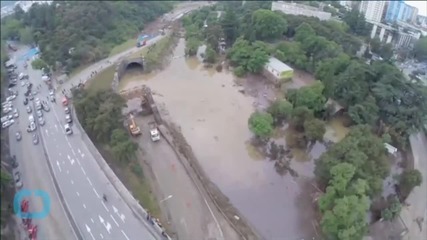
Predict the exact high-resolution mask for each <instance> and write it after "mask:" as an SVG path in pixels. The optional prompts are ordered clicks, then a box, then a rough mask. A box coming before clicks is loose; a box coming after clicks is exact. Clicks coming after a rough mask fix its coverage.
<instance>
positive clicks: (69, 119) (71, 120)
mask: <svg viewBox="0 0 427 240" xmlns="http://www.w3.org/2000/svg"><path fill="white" fill-rule="evenodd" d="M65 121H66V122H67V123H72V122H73V119H72V118H71V114H66V115H65Z"/></svg>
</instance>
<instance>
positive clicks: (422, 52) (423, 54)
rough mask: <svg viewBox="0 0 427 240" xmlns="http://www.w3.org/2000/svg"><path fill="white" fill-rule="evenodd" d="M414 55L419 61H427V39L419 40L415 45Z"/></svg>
mask: <svg viewBox="0 0 427 240" xmlns="http://www.w3.org/2000/svg"><path fill="white" fill-rule="evenodd" d="M413 53H414V57H415V58H416V59H418V61H424V60H427V37H423V38H420V39H418V41H417V42H416V43H415V46H414V50H413Z"/></svg>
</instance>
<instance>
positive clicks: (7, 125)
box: [1, 119, 15, 128]
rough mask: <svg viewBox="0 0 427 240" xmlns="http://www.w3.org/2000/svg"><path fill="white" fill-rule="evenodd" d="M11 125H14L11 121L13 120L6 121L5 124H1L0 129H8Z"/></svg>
mask: <svg viewBox="0 0 427 240" xmlns="http://www.w3.org/2000/svg"><path fill="white" fill-rule="evenodd" d="M13 123H15V121H13V119H12V120H8V121H6V122H4V123H2V124H1V127H2V128H8V127H10V126H11V125H12V124H13Z"/></svg>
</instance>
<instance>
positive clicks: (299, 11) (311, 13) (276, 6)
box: [271, 1, 331, 20]
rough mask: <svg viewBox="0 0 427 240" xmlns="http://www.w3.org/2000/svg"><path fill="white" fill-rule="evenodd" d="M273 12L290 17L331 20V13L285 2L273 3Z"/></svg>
mask: <svg viewBox="0 0 427 240" xmlns="http://www.w3.org/2000/svg"><path fill="white" fill-rule="evenodd" d="M271 11H281V12H283V13H285V14H289V15H303V16H307V17H317V18H319V19H320V20H329V19H330V18H331V13H328V12H324V11H321V10H319V9H317V8H314V7H310V6H306V5H301V4H296V3H290V2H284V1H277V2H273V3H272V5H271Z"/></svg>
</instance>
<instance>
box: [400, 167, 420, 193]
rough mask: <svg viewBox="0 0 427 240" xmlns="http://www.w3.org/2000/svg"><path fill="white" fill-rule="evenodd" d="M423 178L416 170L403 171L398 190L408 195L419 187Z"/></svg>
mask: <svg viewBox="0 0 427 240" xmlns="http://www.w3.org/2000/svg"><path fill="white" fill-rule="evenodd" d="M422 181H423V176H422V174H421V172H420V171H418V170H417V169H412V170H405V171H404V172H403V173H402V174H401V175H400V179H399V185H400V188H401V189H402V190H403V192H404V193H403V194H405V195H406V194H409V193H410V192H411V191H412V189H414V187H418V186H420V185H421V183H422Z"/></svg>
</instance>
